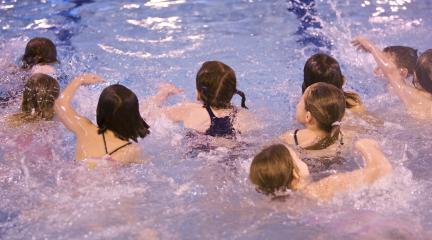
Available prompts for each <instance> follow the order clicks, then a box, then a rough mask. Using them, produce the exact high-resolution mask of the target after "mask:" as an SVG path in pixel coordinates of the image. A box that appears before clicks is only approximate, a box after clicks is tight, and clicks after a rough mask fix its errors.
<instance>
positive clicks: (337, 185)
mask: <svg viewBox="0 0 432 240" xmlns="http://www.w3.org/2000/svg"><path fill="white" fill-rule="evenodd" d="M356 148H357V150H358V151H360V153H361V154H362V156H363V159H364V162H365V166H364V167H363V168H360V169H357V170H354V171H351V172H344V173H337V174H333V175H331V176H329V177H326V178H323V179H321V180H319V181H316V182H311V181H310V178H309V171H308V167H307V165H306V164H305V163H304V162H303V161H302V160H301V159H300V158H299V157H298V156H297V155H296V154H295V152H294V151H293V150H292V149H290V148H289V147H286V146H285V145H283V144H276V145H271V146H269V147H267V148H265V149H264V150H262V151H261V152H260V153H259V154H258V155H256V156H255V158H254V159H253V161H252V164H251V167H250V174H249V179H250V180H251V182H252V183H253V184H254V185H255V186H256V188H257V191H259V192H262V193H264V194H266V195H269V196H272V197H277V196H278V195H279V194H286V193H285V191H287V190H293V191H299V192H302V193H304V194H305V195H306V196H308V197H311V198H315V199H318V200H322V201H326V200H330V199H331V198H332V197H333V196H335V195H336V194H337V193H340V192H346V191H349V190H353V189H356V188H359V187H361V186H363V185H370V184H372V183H374V182H375V181H377V180H378V179H380V178H381V177H383V176H385V175H386V174H388V173H389V172H391V169H392V167H391V165H390V163H389V161H388V160H387V159H386V157H385V156H384V154H383V153H382V152H381V150H380V148H379V145H378V143H377V142H376V141H374V140H371V139H361V140H359V141H357V142H356Z"/></svg>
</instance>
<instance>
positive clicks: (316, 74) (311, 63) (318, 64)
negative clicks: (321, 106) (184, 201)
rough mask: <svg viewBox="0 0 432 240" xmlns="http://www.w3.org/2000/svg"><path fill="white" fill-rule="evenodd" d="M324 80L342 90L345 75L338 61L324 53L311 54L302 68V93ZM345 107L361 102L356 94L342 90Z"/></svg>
mask: <svg viewBox="0 0 432 240" xmlns="http://www.w3.org/2000/svg"><path fill="white" fill-rule="evenodd" d="M318 82H324V83H328V84H331V85H333V86H335V87H337V88H339V89H341V90H342V86H343V85H344V83H345V77H344V75H343V74H342V71H341V68H340V66H339V63H338V61H336V59H334V58H333V57H331V56H329V55H327V54H325V53H317V54H315V55H313V56H311V57H310V58H309V59H308V60H307V61H306V63H305V66H304V69H303V84H302V93H304V92H305V91H306V89H307V88H308V87H309V86H311V85H312V84H315V83H318ZM344 94H345V97H346V101H347V102H346V107H347V108H352V107H355V106H358V105H360V104H361V101H360V97H359V96H358V94H356V93H353V92H344Z"/></svg>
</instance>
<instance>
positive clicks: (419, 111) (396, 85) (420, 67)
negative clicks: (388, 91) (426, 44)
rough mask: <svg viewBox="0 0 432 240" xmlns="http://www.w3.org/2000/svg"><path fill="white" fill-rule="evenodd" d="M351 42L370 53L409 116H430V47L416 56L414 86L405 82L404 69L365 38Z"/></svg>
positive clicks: (431, 110)
mask: <svg viewBox="0 0 432 240" xmlns="http://www.w3.org/2000/svg"><path fill="white" fill-rule="evenodd" d="M352 44H353V45H354V46H355V47H357V48H358V49H360V50H363V51H365V52H368V53H371V54H372V56H373V57H374V59H375V61H376V62H377V64H378V67H379V68H380V69H381V70H382V72H383V73H384V75H385V77H386V79H387V80H388V82H389V85H390V86H391V87H392V89H393V90H394V91H395V93H396V94H397V95H398V96H399V98H400V99H401V100H402V102H403V103H404V105H405V107H406V109H407V111H408V113H409V114H410V115H411V116H413V117H415V118H419V119H429V118H432V107H431V106H432V49H429V50H427V51H426V52H424V53H423V54H421V55H420V57H419V58H418V60H417V63H416V65H415V70H414V74H413V85H414V86H410V85H409V84H407V83H406V82H405V78H406V74H405V71H404V70H403V69H401V68H399V67H398V65H397V63H395V62H393V61H392V59H391V58H389V56H386V54H384V52H383V51H381V50H380V49H379V48H377V47H376V46H375V45H374V44H373V43H372V42H370V41H369V40H368V39H367V38H365V37H357V38H354V39H353V41H352Z"/></svg>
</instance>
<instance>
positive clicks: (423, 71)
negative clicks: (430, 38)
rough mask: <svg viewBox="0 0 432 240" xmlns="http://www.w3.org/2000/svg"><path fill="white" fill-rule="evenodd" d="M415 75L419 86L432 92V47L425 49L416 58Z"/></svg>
mask: <svg viewBox="0 0 432 240" xmlns="http://www.w3.org/2000/svg"><path fill="white" fill-rule="evenodd" d="M415 75H416V81H417V82H418V83H419V84H420V86H422V88H423V89H424V90H426V91H427V92H429V93H431V94H432V49H429V50H427V51H426V52H424V53H423V54H421V55H420V57H419V58H418V60H417V64H416V67H415Z"/></svg>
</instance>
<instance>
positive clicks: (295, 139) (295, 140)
mask: <svg viewBox="0 0 432 240" xmlns="http://www.w3.org/2000/svg"><path fill="white" fill-rule="evenodd" d="M298 131H299V129H296V130H295V131H294V142H295V145H297V146H298V145H299V144H298V139H297V132H298Z"/></svg>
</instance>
